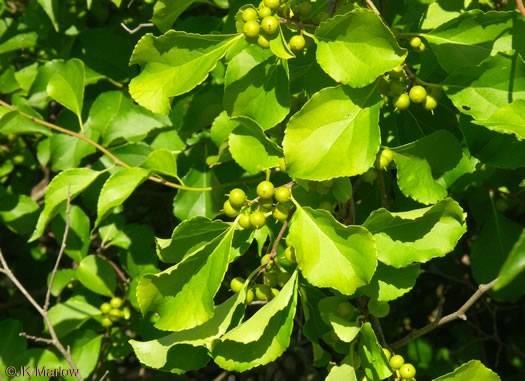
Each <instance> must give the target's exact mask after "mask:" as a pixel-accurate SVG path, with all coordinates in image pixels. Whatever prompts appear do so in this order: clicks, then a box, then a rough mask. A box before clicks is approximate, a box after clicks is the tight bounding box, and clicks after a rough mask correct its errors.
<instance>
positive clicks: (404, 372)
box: [383, 348, 416, 381]
mask: <svg viewBox="0 0 525 381" xmlns="http://www.w3.org/2000/svg"><path fill="white" fill-rule="evenodd" d="M383 352H384V353H385V356H386V358H387V360H388V361H389V362H390V366H391V367H392V369H393V370H394V371H395V373H396V377H397V378H398V379H399V378H400V379H402V380H409V381H416V379H415V378H414V377H415V376H416V367H415V366H414V365H412V364H410V363H405V359H404V358H403V356H401V355H394V356H392V354H391V353H390V351H389V350H388V349H386V348H383Z"/></svg>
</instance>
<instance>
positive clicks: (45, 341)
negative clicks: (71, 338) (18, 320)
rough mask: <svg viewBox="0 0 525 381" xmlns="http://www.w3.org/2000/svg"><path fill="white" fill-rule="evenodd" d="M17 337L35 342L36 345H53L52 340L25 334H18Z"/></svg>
mask: <svg viewBox="0 0 525 381" xmlns="http://www.w3.org/2000/svg"><path fill="white" fill-rule="evenodd" d="M18 336H22V337H25V338H26V339H29V340H33V341H36V342H37V343H45V344H49V345H53V340H50V339H46V338H44V337H36V336H31V335H28V334H27V333H25V332H20V333H19V334H18Z"/></svg>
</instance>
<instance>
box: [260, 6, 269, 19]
mask: <svg viewBox="0 0 525 381" xmlns="http://www.w3.org/2000/svg"><path fill="white" fill-rule="evenodd" d="M263 5H264V4H263ZM271 15H272V10H271V9H270V8H268V7H264V6H263V7H262V8H261V6H259V17H260V18H261V19H263V18H265V17H268V16H271Z"/></svg>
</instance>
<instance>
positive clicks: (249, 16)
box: [242, 8, 257, 22]
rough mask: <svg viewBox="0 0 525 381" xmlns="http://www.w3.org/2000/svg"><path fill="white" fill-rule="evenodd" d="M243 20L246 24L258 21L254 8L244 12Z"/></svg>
mask: <svg viewBox="0 0 525 381" xmlns="http://www.w3.org/2000/svg"><path fill="white" fill-rule="evenodd" d="M242 19H243V20H244V22H248V21H250V20H256V19H257V11H256V10H255V9H253V8H246V9H245V10H244V11H243V12H242Z"/></svg>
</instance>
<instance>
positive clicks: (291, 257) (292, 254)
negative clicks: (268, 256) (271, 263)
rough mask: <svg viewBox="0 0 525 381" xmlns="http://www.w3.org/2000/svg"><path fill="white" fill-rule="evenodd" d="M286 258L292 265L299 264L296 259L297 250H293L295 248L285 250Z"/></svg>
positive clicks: (290, 247)
mask: <svg viewBox="0 0 525 381" xmlns="http://www.w3.org/2000/svg"><path fill="white" fill-rule="evenodd" d="M284 257H285V258H286V260H287V261H288V262H290V263H297V258H296V257H295V249H294V248H293V246H288V247H287V248H286V249H285V250H284Z"/></svg>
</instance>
